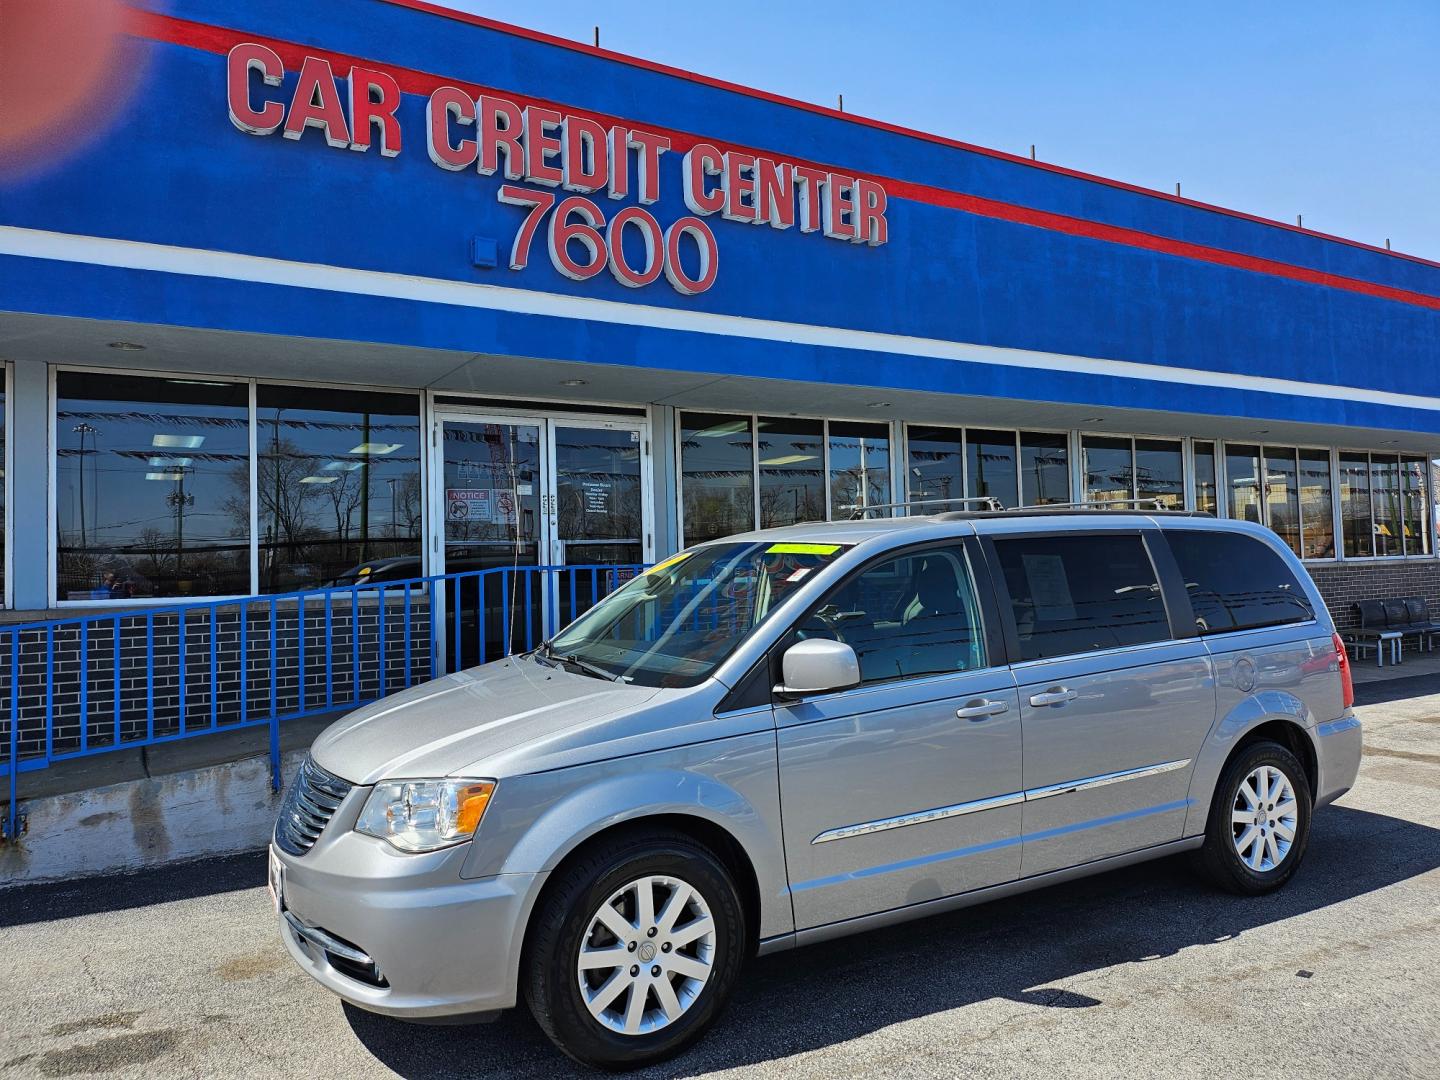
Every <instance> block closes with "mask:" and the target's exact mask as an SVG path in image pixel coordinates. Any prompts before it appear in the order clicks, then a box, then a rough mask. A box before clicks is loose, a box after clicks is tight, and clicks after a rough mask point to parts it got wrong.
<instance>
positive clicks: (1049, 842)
mask: <svg viewBox="0 0 1440 1080" xmlns="http://www.w3.org/2000/svg"><path fill="white" fill-rule="evenodd" d="M1351 705H1352V691H1351V683H1350V669H1349V665H1348V662H1347V659H1346V655H1345V651H1344V649H1343V647H1342V645H1341V643H1340V640H1339V638H1338V637H1337V636H1336V635H1335V632H1334V627H1333V625H1332V623H1331V620H1330V617H1329V615H1328V614H1327V612H1326V610H1325V606H1324V604H1323V603H1322V601H1321V598H1320V596H1319V594H1318V593H1317V591H1316V589H1315V586H1314V584H1313V583H1312V582H1311V580H1310V578H1309V576H1308V575H1307V574H1306V572H1305V569H1304V568H1303V566H1302V565H1301V564H1300V562H1299V561H1298V560H1297V559H1296V558H1295V557H1294V555H1293V554H1291V552H1290V551H1289V550H1287V549H1286V548H1285V547H1284V546H1283V545H1282V544H1281V543H1280V542H1279V540H1278V538H1277V537H1276V536H1275V535H1274V534H1272V533H1270V532H1269V531H1267V530H1265V529H1262V528H1260V527H1258V526H1254V525H1250V524H1247V523H1244V522H1236V521H1217V520H1213V519H1211V518H1209V517H1206V516H1197V515H1188V514H1161V513H1139V512H1125V511H1106V512H1097V511H1093V510H1059V511H1051V512H1044V511H1039V510H1023V511H1008V512H1003V513H965V512H961V513H942V514H937V515H933V516H920V517H902V518H891V519H885V520H861V521H850V522H836V523H830V524H815V525H797V526H791V527H787V528H781V529H773V530H768V531H760V532H752V533H746V534H743V535H739V536H733V537H730V538H728V539H724V540H719V541H715V542H712V543H706V544H702V545H699V546H697V547H693V548H691V549H689V550H687V551H684V552H682V553H681V554H679V555H676V556H674V557H673V558H670V559H667V560H665V561H664V562H662V563H660V564H659V565H657V566H654V567H652V568H651V569H650V570H648V571H646V572H644V573H643V574H640V575H639V576H637V577H635V578H634V579H633V580H631V581H629V582H628V583H627V584H625V585H624V586H623V587H622V588H620V589H618V590H617V591H615V592H614V593H612V594H611V595H610V596H608V597H607V598H605V599H604V600H602V601H601V602H600V603H599V604H598V605H597V606H596V607H594V608H592V609H591V610H590V611H589V612H588V613H586V614H585V615H583V616H582V617H581V618H580V619H578V620H577V621H576V622H574V623H573V624H571V625H570V626H569V627H568V628H567V629H565V630H564V631H562V632H561V633H559V634H558V635H557V636H556V637H554V638H553V639H552V640H550V641H547V642H546V643H545V644H543V645H542V646H541V647H539V648H538V649H536V650H534V651H533V652H529V653H525V654H523V655H518V656H513V657H510V658H508V659H505V660H501V661H497V662H494V663H490V664H486V665H484V666H481V667H476V668H473V669H471V670H467V671H459V672H456V673H454V674H451V675H447V676H445V677H443V678H439V679H437V680H435V681H433V682H430V683H427V684H425V685H422V686H417V687H414V688H411V689H409V690H407V691H405V692H403V693H399V694H396V695H394V696H393V697H389V698H387V699H385V700H383V701H380V702H378V703H375V704H373V705H369V706H366V707H364V708H361V709H358V710H356V711H355V712H353V713H351V714H350V715H349V716H347V717H345V718H344V719H342V720H340V721H339V722H338V723H336V724H335V725H333V726H332V727H330V728H329V729H328V730H326V731H325V732H324V733H323V734H322V735H321V736H320V737H319V738H318V739H317V740H316V742H315V744H314V747H313V748H312V751H311V754H310V756H309V757H308V758H307V759H306V761H305V762H304V764H303V766H302V767H301V769H300V772H299V774H298V776H297V777H296V778H295V779H294V781H293V783H292V784H291V786H290V788H289V789H288V792H287V795H286V797H285V801H284V805H283V809H282V811H281V814H280V819H279V822H278V824H277V826H276V830H275V837H274V844H273V847H272V849H271V884H272V888H273V890H274V892H275V894H276V906H277V909H278V912H279V920H280V932H281V935H282V936H283V938H284V941H285V944H286V946H287V947H288V948H289V951H290V953H291V954H292V955H293V957H294V958H295V960H296V962H297V963H299V964H300V965H301V967H303V968H304V969H305V970H306V971H307V972H309V973H310V974H311V975H312V976H313V977H314V978H315V979H316V980H318V981H319V982H320V983H322V984H324V985H325V986H326V987H328V988H329V989H330V990H332V991H334V992H335V993H336V994H338V995H339V996H340V997H342V998H343V999H345V1000H346V1001H349V1002H352V1003H353V1004H355V1005H358V1006H360V1007H362V1008H365V1009H370V1010H373V1011H375V1012H378V1013H386V1014H389V1015H392V1016H397V1017H404V1018H409V1019H415V1020H428V1021H435V1020H446V1019H450V1020H455V1019H466V1018H471V1017H475V1016H477V1014H485V1013H491V1012H493V1011H495V1010H499V1009H505V1008H509V1007H511V1006H514V1005H516V1004H517V1003H518V1002H519V1001H520V1000H521V999H522V998H523V999H524V1000H525V1001H526V1002H527V1003H528V1005H529V1007H530V1010H531V1011H532V1013H533V1015H534V1016H535V1019H536V1020H537V1021H538V1022H539V1024H540V1026H541V1027H542V1028H543V1029H544V1030H545V1032H546V1033H547V1034H548V1035H549V1036H550V1037H551V1038H552V1039H553V1040H554V1041H555V1042H556V1043H557V1044H558V1045H559V1046H560V1047H561V1048H562V1049H564V1050H565V1051H566V1052H567V1053H569V1054H570V1055H572V1056H573V1057H575V1058H577V1059H579V1060H580V1061H582V1062H586V1063H589V1064H592V1065H598V1066H604V1067H610V1068H621V1067H627V1066H632V1065H639V1064H643V1063H646V1062H651V1061H655V1060H658V1059H661V1058H663V1057H665V1056H667V1055H671V1054H674V1053H676V1052H678V1051H679V1050H680V1049H682V1048H684V1047H685V1046H686V1045H688V1044H689V1043H691V1042H692V1041H693V1040H695V1039H696V1038H698V1037H699V1036H700V1035H701V1033H702V1032H703V1031H704V1030H705V1028H706V1027H707V1026H708V1025H709V1024H710V1023H711V1022H712V1021H713V1020H714V1019H715V1017H716V1015H717V1014H718V1013H719V1012H720V1010H721V1009H722V1008H723V1007H724V1005H725V1002H726V999H727V998H728V997H729V996H730V994H731V992H732V991H733V990H734V988H735V985H736V981H737V979H738V978H739V977H740V974H741V970H742V966H743V964H744V961H745V960H746V958H747V957H749V956H751V955H753V954H755V953H757V952H759V953H769V952H774V951H778V950H783V949H789V948H793V947H795V946H797V945H804V944H807V943H810V942H816V941H823V940H826V939H829V938H834V937H837V936H839V935H843V934H852V933H856V932H858V931H862V930H867V929H870V928H872V927H878V926H883V925H886V924H889V923H894V922H896V921H899V920H903V919H911V918H917V917H920V916H925V915H932V914H935V913H937V912H944V911H950V910H953V909H957V908H962V907H964V906H966V905H970V904H976V903H980V902H983V901H986V900H990V899H993V898H996V897H1001V896H1006V895H1009V894H1012V893H1015V892H1018V891H1021V890H1026V889H1032V888H1038V887H1041V886H1045V885H1049V884H1053V883H1056V882H1062V881H1067V880H1069V879H1072V878H1075V877H1077V876H1080V875H1084V874H1091V873H1096V872H1099V871H1103V870H1108V869H1111V868H1114V867H1119V866H1123V865H1126V864H1129V863H1134V862H1137V861H1139V860H1143V859H1151V858H1155V857H1158V856H1162V855H1168V854H1170V853H1172V852H1181V851H1191V852H1193V857H1194V859H1195V861H1196V863H1197V865H1198V866H1199V867H1200V869H1202V870H1203V871H1204V873H1206V874H1207V875H1208V876H1209V877H1210V878H1212V879H1213V880H1214V881H1215V882H1217V883H1218V884H1219V885H1221V886H1223V887H1224V888H1226V889H1229V890H1231V891H1233V892H1236V893H1240V894H1242V895H1243V894H1257V893H1263V892H1266V891H1268V890H1271V889H1275V888H1278V887H1279V886H1281V885H1283V884H1284V883H1285V882H1286V881H1287V880H1289V878H1290V877H1291V876H1292V875H1293V874H1294V873H1295V872H1296V869H1297V867H1298V866H1299V864H1300V861H1301V859H1302V857H1303V856H1304V854H1305V845H1306V839H1307V837H1308V835H1309V831H1310V823H1311V814H1312V812H1313V811H1314V810H1315V809H1316V808H1317V807H1320V806H1323V805H1325V804H1326V803H1328V802H1330V801H1332V800H1334V799H1335V798H1337V797H1339V796H1340V795H1341V794H1343V793H1344V792H1345V791H1346V790H1348V789H1349V787H1350V785H1351V784H1352V783H1353V782H1354V780H1355V775H1356V771H1357V769H1358V766H1359V761H1360V735H1361V733H1360V724H1359V721H1358V720H1356V718H1355V716H1354V714H1353V712H1352V709H1351Z"/></svg>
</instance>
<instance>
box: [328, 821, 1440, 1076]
mask: <svg viewBox="0 0 1440 1080" xmlns="http://www.w3.org/2000/svg"><path fill="white" fill-rule="evenodd" d="M1436 867H1440V830H1437V829H1432V828H1429V827H1427V826H1424V825H1419V824H1416V823H1414V822H1411V821H1405V820H1402V819H1399V818H1392V817H1386V816H1384V815H1381V814H1372V813H1369V812H1367V811H1364V810H1353V809H1350V808H1347V807H1339V806H1337V807H1331V808H1327V809H1325V810H1323V811H1321V812H1320V813H1319V814H1318V815H1317V816H1316V819H1315V829H1314V831H1313V833H1312V834H1311V840H1310V849H1309V851H1308V853H1307V855H1306V861H1305V865H1304V866H1302V867H1301V869H1300V871H1299V872H1298V874H1297V875H1296V877H1295V878H1294V879H1293V880H1292V881H1291V882H1290V884H1289V885H1288V886H1287V887H1286V888H1284V889H1282V890H1281V891H1279V892H1278V893H1273V894H1271V895H1269V896H1264V897H1259V898H1253V899H1247V898H1242V897H1236V896H1231V895H1229V894H1224V893H1219V892H1217V891H1215V890H1214V889H1212V888H1211V887H1210V886H1208V885H1207V884H1206V883H1204V882H1203V881H1201V880H1200V879H1198V878H1197V877H1196V876H1195V875H1194V874H1193V872H1192V871H1191V870H1190V867H1189V865H1188V864H1187V861H1186V860H1185V859H1184V858H1171V859H1165V860H1159V861H1156V862H1152V863H1148V864H1143V865H1140V866H1134V867H1130V868H1127V869H1124V870H1118V871H1115V872H1112V873H1108V874H1103V875H1099V876H1096V877H1093V878H1088V879H1084V880H1082V881H1078V882H1073V883H1071V884H1068V885H1059V886H1055V887H1053V888H1050V889H1045V890H1040V891H1036V892H1034V893H1030V894H1027V895H1025V896H1022V897H1018V898H1011V899H1008V900H1006V901H1004V902H1003V903H992V904H987V905H983V906H978V907H973V908H968V909H965V910H962V911H958V912H952V913H950V914H946V915H938V916H935V917H933V918H928V919H924V920H920V921H917V922H912V923H908V924H905V925H903V926H898V927H893V928H890V929H887V930H881V931H876V932H873V933H869V934H865V935H858V936H855V937H850V938H846V939H843V940H840V941H835V942H829V943H826V944H822V945H815V946H811V947H809V948H804V949H798V950H794V951H791V952H786V953H781V954H777V955H774V956H769V957H765V958H762V959H759V960H756V961H755V962H754V963H752V964H751V965H750V966H749V968H748V969H747V970H746V972H745V974H744V975H743V976H742V981H741V984H740V988H739V990H738V992H737V993H736V995H735V999H734V1001H733V1003H732V1004H731V1007H730V1009H729V1011H728V1012H727V1013H726V1015H725V1016H724V1017H723V1018H722V1019H721V1021H720V1022H719V1023H718V1024H717V1026H716V1028H715V1029H714V1030H713V1031H712V1032H711V1034H710V1035H709V1036H708V1037H707V1038H705V1039H704V1040H703V1041H702V1042H701V1043H700V1044H699V1045H698V1046H696V1047H695V1048H694V1049H692V1050H690V1051H689V1052H687V1053H686V1054H684V1055H683V1056H681V1057H679V1058H676V1059H675V1060H673V1061H670V1062H667V1063H666V1064H664V1065H662V1066H659V1067H657V1068H655V1069H653V1070H649V1071H648V1072H642V1073H639V1074H637V1075H642V1076H644V1075H653V1076H686V1075H694V1074H696V1073H702V1072H708V1071H711V1070H718V1069H727V1068H734V1067H736V1066H742V1065H751V1064H755V1063H758V1062H762V1061H772V1060H776V1059H780V1058H785V1057H788V1056H790V1055H792V1054H797V1053H803V1052H805V1051H808V1050H815V1049H818V1048H820V1047H824V1046H829V1045H832V1044H835V1043H840V1042H844V1041H847V1040H850V1039H855V1038H858V1037H860V1036H863V1035H866V1034H869V1033H870V1032H873V1031H876V1030H879V1029H881V1028H884V1027H887V1026H889V1025H892V1024H896V1023H900V1022H902V1021H906V1020H912V1019H916V1018H919V1017H924V1016H928V1015H931V1014H933V1013H939V1012H944V1011H948V1010H951V1009H956V1008H959V1007H962V1006H964V1005H968V1004H972V1003H975V1002H978V1001H983V1000H987V999H990V998H996V997H999V998H1007V999H1010V1000H1012V1001H1019V1002H1024V1003H1027V1004H1031V1005H1034V1006H1035V1007H1036V1008H1086V1007H1096V1006H1102V1005H1104V1004H1105V1002H1104V1001H1103V1000H1100V999H1096V998H1093V997H1090V996H1088V995H1086V994H1083V993H1079V992H1075V991H1067V990H1064V989H1062V988H1060V987H1057V986H1055V985H1054V984H1056V983H1063V982H1066V981H1068V980H1072V979H1074V978H1075V977H1077V976H1081V975H1084V974H1086V973H1087V972H1091V971H1096V970H1100V969H1104V968H1108V967H1112V966H1114V965H1118V964H1126V963H1136V962H1142V961H1147V960H1155V959H1159V958H1161V957H1165V956H1169V955H1171V954H1173V953H1176V952H1178V951H1179V950H1181V949H1185V948H1188V947H1192V946H1204V945H1209V944H1212V943H1216V942H1224V941H1229V940H1231V939H1233V938H1235V937H1237V936H1239V935H1242V934H1244V933H1245V932H1246V931H1248V930H1253V929H1255V928H1256V927H1260V926H1265V925H1267V924H1270V923H1275V922H1279V921H1281V920H1284V919H1289V918H1292V917H1293V916H1296V915H1303V914H1304V913H1306V912H1309V911H1314V910H1317V909H1319V908H1324V907H1327V906H1329V905H1332V904H1337V903H1341V902H1343V901H1345V900H1350V899H1352V898H1354V897H1357V896H1361V895H1364V894H1366V893H1369V892H1373V891H1375V890H1377V889H1382V888H1384V887H1386V886H1387V885H1393V884H1395V883H1397V882H1400V881H1404V880H1406V879H1408V878H1411V877H1414V876H1416V875H1418V874H1422V873H1425V872H1426V871H1428V870H1432V869H1434V868H1436ZM1311 966H1314V965H1313V964H1312V965H1311ZM346 1019H347V1020H348V1022H349V1023H350V1026H351V1028H352V1030H353V1031H354V1032H355V1035H356V1036H357V1037H358V1038H359V1039H360V1041H361V1042H362V1043H363V1044H364V1045H365V1047H366V1048H367V1049H368V1050H369V1051H370V1052H371V1053H373V1054H374V1055H375V1057H376V1058H378V1059H379V1060H380V1061H381V1062H382V1063H383V1064H385V1065H386V1066H388V1067H389V1068H391V1069H393V1070H395V1071H396V1072H397V1073H399V1074H400V1075H401V1076H405V1077H411V1078H416V1080H420V1078H428V1077H441V1076H445V1077H463V1076H477V1077H478V1076H497V1075H501V1076H526V1075H539V1074H545V1075H550V1076H554V1075H557V1074H563V1073H566V1072H567V1071H569V1070H571V1069H573V1068H574V1066H573V1064H572V1063H570V1062H569V1061H568V1059H565V1058H563V1057H561V1055H560V1054H559V1052H558V1051H556V1050H554V1049H553V1048H552V1047H551V1046H550V1044H549V1043H548V1042H547V1041H546V1040H545V1038H544V1036H543V1035H542V1034H541V1033H540V1031H539V1029H538V1028H537V1027H536V1026H535V1024H534V1022H533V1021H532V1020H531V1019H530V1018H529V1016H528V1015H526V1013H525V1012H524V1010H512V1011H511V1012H508V1013H506V1014H504V1015H503V1016H502V1017H501V1018H500V1019H499V1020H497V1021H495V1022H494V1023H492V1024H488V1025H483V1026H472V1027H463V1028H457V1027H451V1028H444V1027H421V1026H416V1025H411V1024H405V1023H402V1022H400V1021H396V1020H391V1019H388V1018H385V1017H380V1016H375V1015H372V1014H370V1013H366V1012H363V1011H361V1010H359V1009H352V1008H349V1007H346ZM976 1035H977V1038H979V1037H983V1033H982V1032H978V1031H977V1032H976Z"/></svg>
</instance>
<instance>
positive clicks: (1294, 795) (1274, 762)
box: [1198, 741, 1311, 896]
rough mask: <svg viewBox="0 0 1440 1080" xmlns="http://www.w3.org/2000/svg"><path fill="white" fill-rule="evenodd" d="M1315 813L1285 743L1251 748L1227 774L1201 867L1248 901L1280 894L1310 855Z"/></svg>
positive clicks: (1213, 806) (1235, 760)
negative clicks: (1248, 899)
mask: <svg viewBox="0 0 1440 1080" xmlns="http://www.w3.org/2000/svg"><path fill="white" fill-rule="evenodd" d="M1310 813H1311V796H1310V784H1309V782H1308V780H1307V779H1306V776H1305V770H1304V768H1303V767H1302V766H1301V764H1300V762H1299V761H1298V760H1297V759H1296V757H1295V755H1294V754H1292V753H1291V752H1290V751H1289V750H1287V749H1286V748H1285V747H1283V746H1281V745H1280V744H1279V743H1275V742H1269V741H1262V742H1254V743H1250V744H1249V745H1247V746H1244V747H1242V748H1241V749H1240V751H1239V752H1238V753H1237V754H1236V755H1235V756H1234V757H1233V758H1231V760H1230V761H1229V762H1228V763H1227V764H1226V766H1225V770H1224V771H1223V772H1222V773H1221V776H1220V783H1219V784H1218V785H1217V786H1216V789H1215V798H1214V801H1213V802H1212V804H1211V807H1210V818H1209V821H1208V823H1207V826H1206V830H1205V843H1204V846H1203V847H1201V849H1200V851H1199V853H1198V862H1199V866H1200V868H1201V870H1202V871H1203V872H1204V873H1205V875H1206V876H1207V877H1209V878H1210V879H1211V880H1212V881H1214V882H1215V883H1216V884H1217V885H1219V886H1220V887H1221V888H1224V889H1228V890H1229V891H1231V892H1234V893H1239V894H1241V895H1242V896H1258V895H1260V894H1261V893H1267V892H1270V891H1272V890H1274V889H1278V888H1279V887H1280V886H1281V885H1284V884H1285V883H1286V882H1287V881H1289V880H1290V878H1291V877H1292V876H1293V875H1294V873H1295V870H1296V869H1297V868H1298V867H1299V865H1300V860H1301V859H1302V858H1303V857H1304V855H1305V846H1306V843H1307V842H1308V841H1309V839H1310Z"/></svg>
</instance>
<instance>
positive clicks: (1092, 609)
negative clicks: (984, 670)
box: [995, 533, 1170, 660]
mask: <svg viewBox="0 0 1440 1080" xmlns="http://www.w3.org/2000/svg"><path fill="white" fill-rule="evenodd" d="M995 548H996V550H997V551H998V552H999V554H1000V568H1001V571H1002V572H1003V573H1004V575H1005V584H1006V586H1007V587H1008V588H1009V590H1010V602H1011V605H1012V607H1013V609H1014V612H1015V629H1016V632H1017V633H1018V635H1019V638H1020V656H1021V658H1022V659H1024V660H1039V659H1042V658H1044V657H1047V656H1065V655H1068V654H1071V653H1084V652H1094V651H1095V650H1097V649H1113V648H1116V647H1118V646H1121V645H1141V644H1144V643H1145V642H1149V641H1164V640H1165V639H1167V638H1169V636H1170V624H1169V623H1168V621H1167V620H1166V618H1165V602H1164V598H1163V597H1162V596H1161V594H1160V584H1159V582H1158V581H1157V580H1156V577H1155V568H1154V567H1153V566H1152V565H1151V563H1150V556H1149V553H1148V552H1146V550H1145V544H1144V542H1143V541H1141V539H1140V537H1139V536H1138V535H1136V534H1134V533H1128V534H1127V533H1117V534H1113V535H1096V536H1055V537H1042V536H1029V537H1017V538H1015V539H1013V540H1003V539H997V540H996V541H995Z"/></svg>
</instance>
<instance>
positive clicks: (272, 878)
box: [266, 851, 285, 915]
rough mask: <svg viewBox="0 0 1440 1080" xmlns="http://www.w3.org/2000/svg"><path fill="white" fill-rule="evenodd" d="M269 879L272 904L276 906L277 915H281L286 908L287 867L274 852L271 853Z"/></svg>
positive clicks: (268, 884) (267, 884)
mask: <svg viewBox="0 0 1440 1080" xmlns="http://www.w3.org/2000/svg"><path fill="white" fill-rule="evenodd" d="M267 878H268V880H267V882H266V886H267V888H268V889H269V892H270V902H271V903H272V904H274V905H275V914H276V915H279V914H280V912H281V910H282V909H283V908H284V907H285V899H284V897H285V865H284V863H282V862H281V861H280V860H279V859H278V858H276V857H275V852H273V851H271V852H270V871H269V873H268V874H267Z"/></svg>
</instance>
